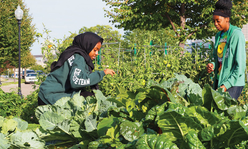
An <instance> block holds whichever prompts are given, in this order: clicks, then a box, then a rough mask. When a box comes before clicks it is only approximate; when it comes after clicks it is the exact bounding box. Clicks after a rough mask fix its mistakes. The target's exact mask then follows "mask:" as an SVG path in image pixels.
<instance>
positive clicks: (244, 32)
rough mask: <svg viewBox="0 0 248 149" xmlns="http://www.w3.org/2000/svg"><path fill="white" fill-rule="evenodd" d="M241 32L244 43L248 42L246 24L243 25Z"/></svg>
mask: <svg viewBox="0 0 248 149" xmlns="http://www.w3.org/2000/svg"><path fill="white" fill-rule="evenodd" d="M242 32H243V34H244V36H245V41H248V24H246V25H243V28H242Z"/></svg>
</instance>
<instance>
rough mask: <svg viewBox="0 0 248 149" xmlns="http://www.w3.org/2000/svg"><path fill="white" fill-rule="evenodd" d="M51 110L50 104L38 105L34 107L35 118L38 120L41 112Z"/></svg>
mask: <svg viewBox="0 0 248 149" xmlns="http://www.w3.org/2000/svg"><path fill="white" fill-rule="evenodd" d="M48 111H50V112H52V111H53V110H52V105H43V106H38V107H37V108H36V109H35V116H36V118H37V119H38V120H39V119H40V116H41V115H42V114H44V113H45V112H48Z"/></svg>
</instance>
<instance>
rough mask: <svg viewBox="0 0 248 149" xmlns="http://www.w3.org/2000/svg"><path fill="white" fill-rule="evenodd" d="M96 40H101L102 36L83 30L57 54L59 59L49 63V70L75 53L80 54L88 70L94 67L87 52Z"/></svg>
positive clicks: (55, 67)
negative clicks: (70, 44)
mask: <svg viewBox="0 0 248 149" xmlns="http://www.w3.org/2000/svg"><path fill="white" fill-rule="evenodd" d="M98 42H101V43H102V42H103V38H101V37H100V36H98V35H97V34H95V33H92V32H85V33H82V34H79V35H77V36H76V37H75V38H74V40H73V43H72V46H69V47H68V48H67V49H66V50H65V51H64V52H62V53H61V55H60V56H59V60H58V61H55V62H53V63H52V64H51V72H52V71H54V70H56V69H58V68H59V67H61V66H62V65H63V64H64V62H65V61H67V59H68V58H70V57H71V56H72V55H74V54H75V53H78V54H80V55H82V56H83V57H84V59H85V61H86V63H87V65H88V66H89V69H90V72H92V70H93V69H94V64H93V63H92V60H91V58H90V56H89V53H90V52H91V51H92V49H93V48H94V47H95V45H96V44H97V43H98Z"/></svg>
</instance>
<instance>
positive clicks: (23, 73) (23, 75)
mask: <svg viewBox="0 0 248 149" xmlns="http://www.w3.org/2000/svg"><path fill="white" fill-rule="evenodd" d="M28 73H35V71H34V70H26V75H27V74H28ZM22 78H23V79H25V71H23V72H22Z"/></svg>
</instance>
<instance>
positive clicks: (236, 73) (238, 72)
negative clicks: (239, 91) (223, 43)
mask: <svg viewBox="0 0 248 149" xmlns="http://www.w3.org/2000/svg"><path fill="white" fill-rule="evenodd" d="M231 49H232V50H233V52H234V53H233V54H234V57H233V59H234V68H232V69H233V71H232V70H231V72H232V74H231V75H230V76H229V78H228V79H227V80H226V81H225V82H223V84H224V85H225V87H226V88H227V89H229V88H230V87H232V86H234V83H235V82H236V80H237V79H238V78H239V77H241V76H242V75H244V74H245V68H246V51H245V38H244V35H243V33H242V32H241V31H238V33H235V34H234V35H233V37H232V39H231Z"/></svg>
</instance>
